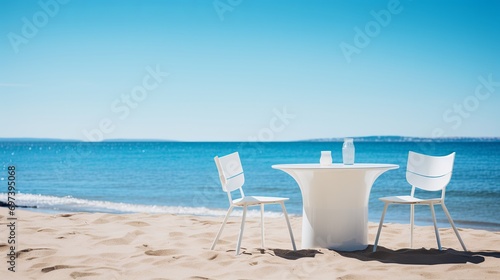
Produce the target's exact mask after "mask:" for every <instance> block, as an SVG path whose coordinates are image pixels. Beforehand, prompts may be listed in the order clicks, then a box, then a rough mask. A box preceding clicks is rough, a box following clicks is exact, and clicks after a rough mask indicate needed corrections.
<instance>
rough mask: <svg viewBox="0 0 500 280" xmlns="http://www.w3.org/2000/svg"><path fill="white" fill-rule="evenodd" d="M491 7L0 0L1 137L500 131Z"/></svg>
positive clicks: (499, 43) (498, 5) (498, 32)
mask: <svg viewBox="0 0 500 280" xmlns="http://www.w3.org/2000/svg"><path fill="white" fill-rule="evenodd" d="M214 3H215V4H214ZM499 13H500V1H481V0H479V1H472V0H471V1H460V0H456V1H451V0H449V1H410V0H401V1H394V0H385V1H305V0H302V1H293V0H287V1H275V0H273V1H271V0H253V1H250V0H246V1H245V0H243V1H237V0H232V1H228V0H220V1H211V0H210V1H208V0H207V1H194V0H184V1H180V0H179V1H151V0H145V1H129V0H121V1H96V0H85V1H82V0H73V1H63V0H61V1H57V0H40V1H17V0H3V1H0V35H1V37H0V61H1V65H2V66H1V67H0V100H1V102H0V109H1V110H0V137H49V138H66V139H68V138H69V139H81V140H100V139H103V138H106V139H115V138H132V139H141V138H142V139H173V140H186V141H240V140H243V141H246V140H254V141H255V140H257V141H259V140H266V141H267V140H271V141H281V140H300V139H310V138H325V137H344V136H364V135H406V136H420V137H432V136H473V137H474V136H495V137H499V136H500V110H498V108H500V52H499V51H498V50H500V20H498V14H499Z"/></svg>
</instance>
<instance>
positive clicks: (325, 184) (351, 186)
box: [272, 164, 399, 251]
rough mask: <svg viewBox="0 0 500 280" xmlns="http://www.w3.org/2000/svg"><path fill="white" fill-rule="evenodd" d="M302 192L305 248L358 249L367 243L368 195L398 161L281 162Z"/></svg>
mask: <svg viewBox="0 0 500 280" xmlns="http://www.w3.org/2000/svg"><path fill="white" fill-rule="evenodd" d="M272 167H273V168H274V169H279V170H282V171H284V172H286V173H288V174H289V175H290V176H292V177H293V178H294V179H295V181H297V184H298V185H299V187H300V191H301V192H302V202H303V213H302V248H303V249H308V248H317V247H321V248H328V249H333V250H339V251H356V250H363V249H366V247H368V198H369V197H370V190H371V188H372V185H373V183H374V182H375V180H376V179H377V178H378V176H380V175H381V174H382V173H384V172H386V171H388V170H391V169H397V168H399V166H398V165H395V164H354V165H343V164H331V165H326V166H323V165H320V164H278V165H273V166H272Z"/></svg>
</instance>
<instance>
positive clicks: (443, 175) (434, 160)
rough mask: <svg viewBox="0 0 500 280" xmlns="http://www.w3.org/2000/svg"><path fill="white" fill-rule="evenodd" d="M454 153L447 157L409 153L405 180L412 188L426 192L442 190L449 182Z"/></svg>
mask: <svg viewBox="0 0 500 280" xmlns="http://www.w3.org/2000/svg"><path fill="white" fill-rule="evenodd" d="M454 160H455V153H454V152H453V153H451V154H449V155H447V156H429V155H424V154H419V153H415V152H412V151H410V152H409V153H408V164H407V167H406V180H407V181H408V183H410V184H411V185H412V186H413V187H415V188H419V189H423V190H426V191H439V190H443V189H444V188H445V187H446V185H448V183H449V182H450V180H451V174H452V171H453V162H454Z"/></svg>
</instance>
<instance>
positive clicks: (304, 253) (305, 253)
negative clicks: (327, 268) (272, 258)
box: [273, 249, 323, 260]
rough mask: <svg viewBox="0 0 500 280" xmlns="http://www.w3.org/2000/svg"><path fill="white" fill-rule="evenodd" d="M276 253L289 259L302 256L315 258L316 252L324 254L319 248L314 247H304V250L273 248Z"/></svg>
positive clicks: (296, 258)
mask: <svg viewBox="0 0 500 280" xmlns="http://www.w3.org/2000/svg"><path fill="white" fill-rule="evenodd" d="M273 251H274V254H275V255H276V256H278V257H281V258H284V259H287V260H298V259H301V258H314V257H315V256H316V254H323V253H321V252H320V251H318V250H314V249H302V250H297V251H293V250H283V249H273Z"/></svg>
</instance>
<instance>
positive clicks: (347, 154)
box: [342, 138, 354, 164]
mask: <svg viewBox="0 0 500 280" xmlns="http://www.w3.org/2000/svg"><path fill="white" fill-rule="evenodd" d="M342 161H343V162H344V164H354V143H353V139H352V138H345V139H344V145H342Z"/></svg>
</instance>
